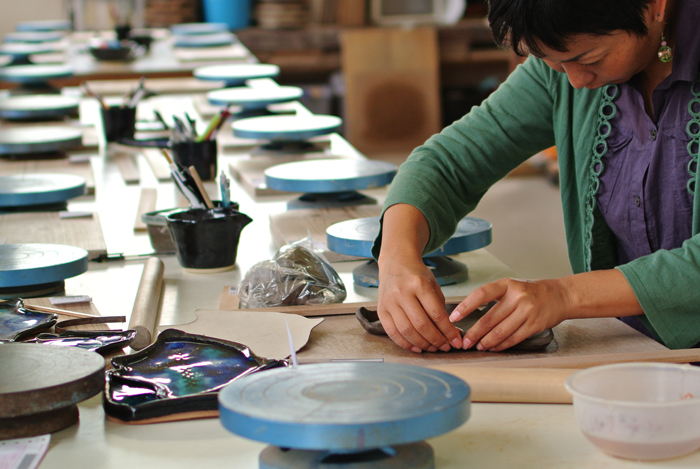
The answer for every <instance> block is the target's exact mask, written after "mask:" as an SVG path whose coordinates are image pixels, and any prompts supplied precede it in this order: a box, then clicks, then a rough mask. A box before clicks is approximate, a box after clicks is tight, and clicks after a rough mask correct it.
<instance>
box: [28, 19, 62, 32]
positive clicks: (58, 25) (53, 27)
mask: <svg viewBox="0 0 700 469" xmlns="http://www.w3.org/2000/svg"><path fill="white" fill-rule="evenodd" d="M15 29H16V30H17V31H68V30H70V29H71V23H70V21H68V20H40V21H23V22H21V23H17V25H16V26H15Z"/></svg>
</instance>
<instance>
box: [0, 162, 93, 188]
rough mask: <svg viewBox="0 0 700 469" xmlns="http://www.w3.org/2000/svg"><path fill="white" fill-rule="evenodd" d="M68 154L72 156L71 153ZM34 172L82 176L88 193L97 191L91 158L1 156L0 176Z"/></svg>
mask: <svg viewBox="0 0 700 469" xmlns="http://www.w3.org/2000/svg"><path fill="white" fill-rule="evenodd" d="M68 156H69V157H70V153H69V154H68ZM34 173H59V174H73V175H75V176H80V177H81V178H83V179H85V193H86V195H93V194H94V193H95V176H94V173H93V170H92V164H91V162H90V160H89V158H85V159H80V160H79V161H75V160H73V161H71V158H66V157H65V156H64V155H60V154H59V156H58V157H56V158H46V159H22V158H17V159H11V158H0V176H11V175H13V174H34Z"/></svg>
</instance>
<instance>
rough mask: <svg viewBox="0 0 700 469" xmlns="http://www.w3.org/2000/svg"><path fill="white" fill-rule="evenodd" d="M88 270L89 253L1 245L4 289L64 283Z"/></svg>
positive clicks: (1, 285)
mask: <svg viewBox="0 0 700 469" xmlns="http://www.w3.org/2000/svg"><path fill="white" fill-rule="evenodd" d="M87 269H88V253H87V251H86V250H84V249H80V248H77V247H75V246H64V245H61V244H0V288H7V287H24V286H28V285H40V284H46V283H52V282H60V281H63V280H65V279H67V278H70V277H75V276H76V275H80V274H82V273H84V272H86V271H87Z"/></svg>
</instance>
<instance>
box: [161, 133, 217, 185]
mask: <svg viewBox="0 0 700 469" xmlns="http://www.w3.org/2000/svg"><path fill="white" fill-rule="evenodd" d="M172 150H173V160H174V161H175V162H176V163H178V164H180V165H182V166H184V167H185V168H189V167H190V166H194V169H196V170H197V174H199V177H200V179H201V180H202V181H211V180H212V179H214V178H215V177H216V157H217V150H216V140H204V141H203V142H191V141H188V142H173V143H172Z"/></svg>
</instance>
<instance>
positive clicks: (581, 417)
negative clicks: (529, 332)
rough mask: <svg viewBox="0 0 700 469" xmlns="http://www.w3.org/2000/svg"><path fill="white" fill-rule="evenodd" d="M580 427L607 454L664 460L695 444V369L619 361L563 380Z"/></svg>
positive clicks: (699, 389) (699, 441) (699, 443)
mask: <svg viewBox="0 0 700 469" xmlns="http://www.w3.org/2000/svg"><path fill="white" fill-rule="evenodd" d="M564 385H565V387H566V390H567V391H569V392H570V393H571V394H572V395H573V402H574V412H575V413H576V420H577V421H578V423H579V426H580V427H581V431H582V432H583V434H584V435H585V436H586V438H588V439H589V440H590V441H591V442H592V443H593V444H594V445H596V446H597V447H598V448H599V449H600V450H602V451H603V452H605V453H607V454H610V455H612V456H617V457H620V458H625V459H635V460H653V459H668V458H674V457H677V456H682V455H685V454H688V453H692V452H693V451H695V450H697V449H698V448H700V368H698V367H695V366H691V365H674V364H667V363H621V364H615V365H603V366H597V367H593V368H589V369H586V370H582V371H579V372H576V373H574V374H573V375H571V376H570V377H569V378H567V380H566V382H565V384H564Z"/></svg>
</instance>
